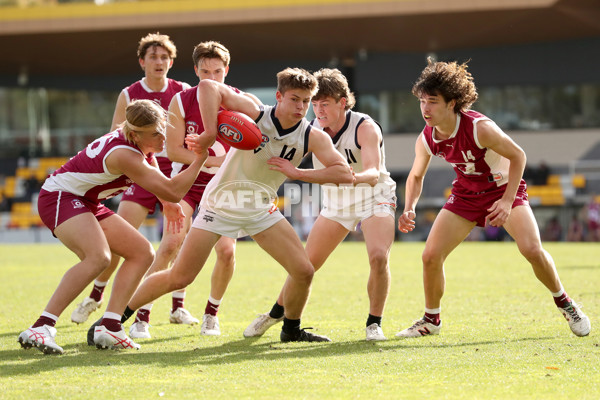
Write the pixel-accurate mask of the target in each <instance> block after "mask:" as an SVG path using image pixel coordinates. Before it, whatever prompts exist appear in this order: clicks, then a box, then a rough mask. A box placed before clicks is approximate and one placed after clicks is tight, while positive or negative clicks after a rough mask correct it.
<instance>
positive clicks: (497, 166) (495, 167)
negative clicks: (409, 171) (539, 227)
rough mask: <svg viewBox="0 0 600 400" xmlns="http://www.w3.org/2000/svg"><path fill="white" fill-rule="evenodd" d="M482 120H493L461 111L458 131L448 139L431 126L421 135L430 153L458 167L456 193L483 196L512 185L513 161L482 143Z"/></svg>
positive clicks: (457, 120)
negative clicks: (480, 127) (479, 130)
mask: <svg viewBox="0 0 600 400" xmlns="http://www.w3.org/2000/svg"><path fill="white" fill-rule="evenodd" d="M482 120H489V118H488V117H486V116H485V115H483V114H480V113H478V112H477V111H466V112H460V113H459V114H458V115H457V119H456V128H455V129H454V132H453V133H452V135H450V137H449V138H448V139H437V138H436V131H435V128H432V127H429V126H426V127H425V128H424V129H423V132H422V133H421V140H422V141H423V144H424V145H425V149H426V150H427V152H428V153H429V154H430V155H432V156H437V157H440V158H443V159H444V160H446V161H448V162H449V163H450V164H452V167H454V171H456V179H455V180H454V182H452V186H453V190H454V189H456V190H459V191H464V190H467V191H470V192H473V193H481V192H486V191H490V190H493V189H496V188H498V187H500V186H503V185H505V184H506V183H507V182H508V168H509V164H510V162H509V160H508V159H507V158H505V157H502V156H501V155H499V154H498V153H496V152H495V151H493V150H490V149H488V148H486V147H483V146H481V145H480V144H479V140H478V138H477V126H476V124H477V122H479V121H482ZM521 183H522V184H524V183H525V182H524V181H522V182H521Z"/></svg>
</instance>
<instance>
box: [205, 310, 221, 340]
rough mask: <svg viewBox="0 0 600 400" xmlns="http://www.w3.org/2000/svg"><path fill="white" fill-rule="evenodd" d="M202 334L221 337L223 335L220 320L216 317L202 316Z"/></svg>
mask: <svg viewBox="0 0 600 400" xmlns="http://www.w3.org/2000/svg"><path fill="white" fill-rule="evenodd" d="M200 334H201V335H204V336H219V335H220V334H221V328H220V327H219V318H218V317H217V316H216V315H210V314H204V315H203V316H202V327H201V328H200Z"/></svg>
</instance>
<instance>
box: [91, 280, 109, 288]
mask: <svg viewBox="0 0 600 400" xmlns="http://www.w3.org/2000/svg"><path fill="white" fill-rule="evenodd" d="M107 284H108V281H106V282H100V281H99V280H98V279H95V280H94V285H95V286H98V287H104V286H106V285H107Z"/></svg>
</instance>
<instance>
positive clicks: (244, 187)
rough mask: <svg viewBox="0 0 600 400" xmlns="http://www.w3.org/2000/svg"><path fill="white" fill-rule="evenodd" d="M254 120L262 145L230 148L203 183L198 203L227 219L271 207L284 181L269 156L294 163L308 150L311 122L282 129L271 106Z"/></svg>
mask: <svg viewBox="0 0 600 400" xmlns="http://www.w3.org/2000/svg"><path fill="white" fill-rule="evenodd" d="M256 123H257V125H258V127H259V129H260V131H261V132H262V144H261V145H260V146H259V147H258V148H257V149H255V150H239V149H235V148H234V149H231V151H230V152H229V153H227V157H226V158H225V161H224V162H223V165H222V166H221V168H219V172H217V173H216V175H215V177H214V178H213V179H212V180H211V181H210V183H209V184H208V185H207V186H206V190H205V192H204V196H203V197H202V201H201V203H200V204H201V206H202V207H203V208H205V209H207V210H210V211H213V212H215V213H217V214H220V215H225V216H228V217H230V218H236V219H246V218H249V216H250V217H254V216H256V215H257V214H260V212H269V211H270V210H272V209H273V208H274V204H273V202H274V201H275V199H276V198H277V189H278V188H279V186H281V184H282V183H283V182H284V181H285V180H286V176H285V175H284V174H282V173H281V172H279V171H273V170H271V169H269V167H270V166H269V165H268V164H267V161H268V160H269V159H270V158H271V157H282V158H285V159H287V160H289V161H290V162H291V163H292V164H293V165H294V166H296V167H297V166H298V165H300V162H301V161H302V158H303V157H304V155H306V153H307V151H308V150H307V148H308V135H309V133H310V130H311V126H310V123H309V122H308V121H307V120H306V119H304V118H302V120H301V121H300V122H298V123H297V124H296V125H295V126H293V127H291V128H289V129H283V128H282V127H281V124H280V123H279V120H278V119H277V118H276V117H275V107H274V106H261V113H260V115H259V117H258V118H257V120H256Z"/></svg>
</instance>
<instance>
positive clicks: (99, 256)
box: [85, 249, 112, 273]
mask: <svg viewBox="0 0 600 400" xmlns="http://www.w3.org/2000/svg"><path fill="white" fill-rule="evenodd" d="M85 259H86V260H87V261H89V262H90V264H91V265H93V266H94V269H95V272H97V273H100V272H102V271H104V270H105V269H106V268H108V266H109V265H110V260H111V259H112V253H111V252H110V250H109V249H99V250H97V251H94V252H92V253H90V254H87V255H86V256H85Z"/></svg>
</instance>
